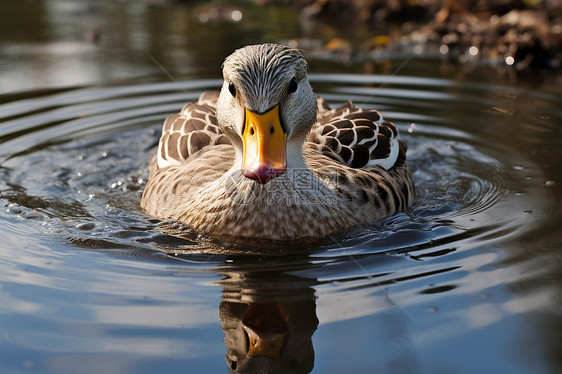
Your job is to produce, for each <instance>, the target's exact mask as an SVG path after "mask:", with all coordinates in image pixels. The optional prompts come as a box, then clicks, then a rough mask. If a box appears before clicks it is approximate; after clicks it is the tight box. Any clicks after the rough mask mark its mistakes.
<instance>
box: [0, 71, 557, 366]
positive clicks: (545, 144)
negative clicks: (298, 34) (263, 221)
mask: <svg viewBox="0 0 562 374" xmlns="http://www.w3.org/2000/svg"><path fill="white" fill-rule="evenodd" d="M310 78H311V80H312V82H313V86H314V87H315V89H316V92H317V93H318V94H320V95H322V96H324V97H325V98H326V99H327V100H328V101H329V102H330V103H332V104H336V105H337V104H338V103H341V102H343V101H344V100H346V99H347V98H351V99H353V100H354V102H356V103H358V104H361V105H363V106H364V107H368V108H370V107H377V108H379V109H380V110H381V111H382V112H383V113H384V114H385V117H386V118H388V119H391V120H393V121H395V122H396V123H397V125H398V127H399V129H400V131H401V133H402V135H403V137H404V138H405V140H407V142H408V143H409V150H408V157H409V163H410V165H411V168H412V170H413V176H414V179H415V183H416V188H417V198H416V201H415V204H414V206H413V208H412V209H411V210H410V211H408V212H407V213H404V214H398V215H395V216H392V217H389V218H387V219H384V220H383V221H381V222H380V223H378V224H377V225H374V226H372V227H364V228H361V229H358V230H356V231H354V232H351V233H342V235H341V236H338V237H337V238H332V240H330V242H329V243H326V244H325V245H323V246H317V247H313V248H301V249H298V250H296V251H295V250H293V251H281V252H277V253H271V252H267V253H260V254H258V255H256V254H254V255H252V254H249V253H247V251H245V249H246V248H243V247H241V246H240V245H231V244H228V243H217V242H214V241H212V240H210V239H208V238H201V237H197V236H195V235H191V236H185V235H184V236H178V235H175V232H174V230H176V231H177V227H175V226H174V225H173V224H171V223H161V222H158V221H156V220H154V219H152V218H150V217H147V216H146V215H144V214H143V213H142V212H141V211H140V210H139V194H140V192H141V191H142V188H143V186H144V184H145V182H146V179H147V176H148V175H147V170H146V168H147V163H148V155H149V153H150V151H151V149H153V147H154V145H155V144H156V142H157V141H158V137H159V131H160V130H159V129H160V126H161V122H162V120H163V118H164V117H165V116H166V115H167V114H168V113H171V112H175V111H177V110H178V109H179V108H180V107H181V106H182V104H183V103H184V102H185V101H186V100H192V99H195V98H196V97H197V96H198V94H199V93H200V92H201V91H202V90H205V89H213V88H216V87H218V86H219V84H220V81H218V80H215V79H210V80H205V79H203V80H202V79H189V80H185V81H179V82H148V83H146V82H144V83H143V82H142V80H141V82H137V83H128V84H126V85H106V86H86V87H77V88H68V89H64V90H59V89H57V90H51V91H49V90H46V91H42V92H30V93H29V94H28V95H27V96H29V97H22V96H26V95H21V94H19V95H14V96H13V98H10V97H8V99H7V100H6V102H5V103H4V104H2V106H1V107H0V113H1V115H2V117H3V118H2V126H1V127H0V129H1V135H0V136H1V137H2V143H1V145H0V165H1V168H0V173H1V177H0V206H2V209H1V210H0V220H1V221H2V225H1V228H0V236H1V237H2V239H3V240H2V244H0V247H1V248H2V250H1V251H0V264H1V267H2V272H1V273H0V295H1V298H2V305H1V307H0V321H1V322H0V326H2V335H1V337H0V352H2V359H1V360H0V368H1V369H2V372H6V373H12V372H14V373H15V372H31V373H34V372H35V373H60V372H63V373H73V372H81V373H89V372H91V373H99V372H108V373H110V372H115V373H151V372H155V371H159V372H197V373H201V372H203V373H219V372H227V371H228V367H229V366H230V367H231V368H234V367H236V368H237V370H240V369H241V368H253V369H255V368H256V367H258V366H260V365H262V366H263V365H269V366H271V367H272V368H274V369H275V370H278V372H291V371H290V370H294V372H307V371H309V370H312V372H314V373H339V372H342V371H343V370H347V371H350V372H357V373H361V372H375V371H379V372H428V373H433V372H512V373H516V372H541V371H542V372H548V371H555V369H556V368H558V367H559V365H560V361H559V358H558V357H559V356H558V353H557V352H560V349H561V345H560V340H559V337H558V334H557V333H556V331H557V330H556V329H557V327H558V326H560V321H561V320H560V315H559V313H558V312H559V307H558V303H557V302H558V301H559V300H558V298H559V295H560V292H559V291H560V283H559V282H557V281H556V280H557V279H559V274H560V263H559V262H558V260H559V255H558V254H557V253H556V250H557V246H558V244H559V243H560V241H559V238H560V234H559V233H558V232H557V231H556V230H555V229H553V226H554V227H556V224H555V222H553V220H554V219H555V217H557V215H558V212H557V208H556V207H557V204H558V202H559V201H560V200H559V197H560V196H559V187H558V180H559V179H558V176H559V175H560V174H556V173H554V172H553V170H556V169H557V168H559V166H558V165H557V163H556V162H555V161H556V160H558V159H559V158H555V157H554V156H553V154H554V152H552V150H553V149H555V148H554V147H558V146H559V145H560V144H559V143H560V136H559V135H560V134H559V131H560V130H559V129H558V128H557V127H556V126H555V125H556V124H559V123H560V114H559V113H558V107H557V105H558V104H559V97H560V96H557V95H556V94H555V93H549V92H548V90H544V91H533V90H523V89H520V88H517V87H513V86H497V85H491V84H484V83H466V82H457V81H454V80H447V79H437V78H421V77H413V76H403V75H400V76H385V75H353V74H348V75H346V74H341V73H340V74H311V76H310ZM529 150H531V151H529ZM556 152H557V153H556V154H558V155H559V154H560V148H558V150H557V151H556ZM544 155H549V156H550V157H551V158H549V159H545V157H544ZM546 233H548V235H545V234H546ZM244 252H246V253H244ZM259 303H265V305H273V304H274V303H280V305H281V307H282V308H283V310H284V311H285V312H286V313H288V314H289V320H288V329H289V335H288V337H287V340H286V341H285V346H284V348H283V350H282V355H281V358H280V359H279V360H275V359H264V358H258V359H254V360H248V358H247V356H246V355H245V353H244V344H245V342H244V338H243V332H242V330H241V323H242V322H241V320H242V318H243V315H244V313H245V311H246V309H247V308H248V305H250V304H252V305H257V304H259ZM225 337H226V339H225ZM223 339H225V341H224V342H223ZM225 358H226V361H227V362H226V363H225ZM255 370H257V369H255Z"/></svg>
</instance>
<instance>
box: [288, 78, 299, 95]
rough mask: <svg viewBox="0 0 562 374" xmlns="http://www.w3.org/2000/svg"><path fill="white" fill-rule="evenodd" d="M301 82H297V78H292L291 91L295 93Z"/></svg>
mask: <svg viewBox="0 0 562 374" xmlns="http://www.w3.org/2000/svg"><path fill="white" fill-rule="evenodd" d="M298 86H299V84H298V83H297V79H296V78H293V79H291V81H290V82H289V93H293V92H295V91H296V90H297V88H298Z"/></svg>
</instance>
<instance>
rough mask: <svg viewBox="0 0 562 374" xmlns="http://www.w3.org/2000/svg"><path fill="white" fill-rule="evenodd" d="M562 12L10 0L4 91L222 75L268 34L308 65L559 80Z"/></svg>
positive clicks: (0, 15) (423, 5) (514, 6)
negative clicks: (239, 52)
mask: <svg viewBox="0 0 562 374" xmlns="http://www.w3.org/2000/svg"><path fill="white" fill-rule="evenodd" d="M561 17H562V5H561V2H560V1H557V0H542V1H541V0H493V1H481V0H392V1H382V0H342V1H329V0H293V1H290V0H272V1H267V0H253V1H252V0H248V1H179V0H177V1H173V0H95V1H94V0H82V1H76V0H21V1H17V2H16V1H3V2H1V3H0V71H1V74H0V92H1V93H8V92H14V91H22V90H32V89H36V88H43V87H61V86H72V85H82V84H91V83H95V82H102V81H103V82H107V81H113V80H123V79H127V78H132V77H135V78H138V77H140V76H155V75H156V76H157V75H160V77H162V76H163V77H164V78H165V79H180V78H182V77H186V76H198V77H205V76H209V77H219V74H220V70H219V68H220V64H221V63H222V61H223V59H224V58H225V57H226V56H227V55H228V54H230V53H231V52H232V51H233V50H234V49H235V48H238V47H240V46H243V45H246V44H252V43H260V42H266V41H267V42H277V43H283V44H287V45H290V46H293V47H297V48H301V49H303V50H304V51H305V53H306V57H307V59H309V61H310V63H311V67H312V69H311V70H312V71H317V70H318V69H320V68H321V66H322V65H323V64H326V63H330V64H332V65H333V64H334V63H336V64H341V66H342V67H345V69H346V71H350V72H352V71H355V72H358V71H365V72H368V73H375V72H376V73H386V74H390V73H392V72H393V71H392V70H393V69H396V67H397V66H399V65H400V63H402V62H403V61H404V60H405V59H408V58H411V57H416V61H417V63H416V64H411V63H409V64H405V66H404V68H406V69H408V68H410V67H411V69H410V70H412V71H415V72H416V75H419V74H423V66H424V65H423V62H425V63H429V64H435V62H438V63H439V64H441V65H442V70H443V71H444V72H449V71H451V69H452V70H454V72H455V73H457V74H458V73H459V72H460V73H462V74H467V73H468V72H470V71H473V70H474V69H475V68H479V69H484V68H486V69H489V70H490V71H491V72H492V75H500V76H501V77H506V76H509V77H513V75H516V74H520V73H521V72H526V71H529V70H530V69H533V70H541V71H542V70H548V71H550V72H549V75H550V76H552V74H553V73H552V71H553V70H557V68H558V67H559V66H560V61H561V47H560V46H561V45H562V37H561V35H562V22H561V19H562V18H561ZM389 61H391V62H392V61H399V62H398V63H396V64H394V65H393V64H389V63H388V62H389ZM457 63H458V64H457ZM411 65H415V66H411ZM556 75H557V74H556ZM533 79H536V77H533Z"/></svg>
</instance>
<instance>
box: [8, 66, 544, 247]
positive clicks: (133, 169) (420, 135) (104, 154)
mask: <svg viewBox="0 0 562 374" xmlns="http://www.w3.org/2000/svg"><path fill="white" fill-rule="evenodd" d="M311 80H312V82H313V85H314V86H315V87H316V92H317V93H318V94H319V95H322V96H323V97H325V98H326V99H327V100H328V101H329V102H330V103H331V104H332V105H339V104H340V103H342V102H344V101H345V100H347V99H349V98H351V99H352V100H353V101H354V102H355V103H356V104H358V105H362V106H364V107H368V108H378V109H380V110H381V111H382V113H383V115H384V116H385V118H388V119H390V120H392V121H394V122H396V123H397V124H398V127H399V129H400V131H401V133H402V136H403V137H404V138H405V139H406V140H407V142H408V143H409V150H408V160H409V163H410V165H411V167H412V169H413V174H414V179H415V183H416V188H417V199H416V202H415V205H414V206H413V208H412V209H411V210H410V211H409V212H408V213H407V214H399V215H397V216H394V217H390V218H388V219H385V220H383V221H382V222H380V223H379V224H378V225H376V226H373V227H366V228H361V229H359V230H357V231H354V232H352V233H342V235H341V236H338V238H329V242H331V243H332V244H329V243H328V245H327V246H325V247H324V250H321V251H320V253H324V254H326V255H328V256H334V253H336V254H335V256H336V257H337V256H339V255H341V254H342V253H344V254H349V253H353V254H357V253H362V254H365V253H367V254H369V253H380V252H384V251H393V252H402V253H408V252H409V251H411V250H417V248H418V247H419V246H424V245H427V244H428V243H431V244H432V245H433V243H435V242H443V241H445V242H455V241H456V240H460V241H461V242H462V241H466V240H467V239H468V238H472V239H474V238H475V237H479V236H483V235H484V236H485V237H487V238H489V237H491V236H494V235H492V234H490V232H497V233H498V234H497V235H495V236H496V239H500V238H502V237H503V236H506V235H510V234H512V233H513V232H518V233H521V232H522V231H524V230H525V229H526V227H529V226H532V220H529V219H527V218H528V217H526V216H525V213H523V211H524V209H523V210H520V209H519V210H517V211H515V212H510V211H509V209H510V208H512V205H514V204H515V205H520V202H521V201H523V202H526V203H527V205H528V206H529V207H530V206H532V207H534V208H533V209H537V207H540V206H541V204H540V202H537V201H532V197H531V196H529V195H528V194H526V193H525V191H526V189H528V188H529V187H530V186H529V185H528V184H529V183H530V184H532V183H533V179H534V178H535V177H536V176H534V175H530V174H532V173H533V172H531V173H529V170H537V168H534V167H533V166H532V165H531V164H530V162H529V161H528V160H525V159H521V155H518V154H516V153H515V150H512V149H509V148H508V147H506V146H505V145H503V144H501V143H495V142H488V141H487V138H486V137H485V136H481V135H485V134H482V133H481V132H480V131H479V130H478V131H474V132H471V131H467V130H466V128H467V126H466V121H467V120H468V119H467V118H463V117H462V114H463V113H462V112H463V111H465V110H466V111H469V112H472V113H474V110H475V109H478V107H481V108H487V105H492V101H493V100H496V98H488V99H487V98H486V93H487V92H490V91H493V92H496V93H497V92H498V91H500V92H502V91H506V90H507V89H505V88H498V87H494V89H493V90H490V87H487V86H478V85H458V84H457V83H454V82H451V81H446V80H439V79H425V78H414V77H389V76H354V75H312V76H311ZM219 85H220V81H218V80H195V81H182V82H172V83H149V84H138V85H133V86H123V87H100V88H96V87H86V88H75V89H69V90H67V91H62V92H56V91H53V92H45V93H43V94H42V95H38V96H36V97H32V98H27V99H18V98H17V97H14V101H11V102H10V101H9V102H7V103H5V104H3V105H2V106H1V108H0V109H1V111H0V115H2V117H3V118H2V120H3V124H2V127H1V128H0V139H1V141H2V143H1V145H0V160H2V163H1V169H0V170H1V172H2V179H1V181H0V183H1V186H2V188H1V195H0V196H1V198H2V201H4V202H5V203H4V205H5V206H6V211H5V214H9V215H12V216H15V217H17V218H19V219H22V220H30V221H31V222H36V223H39V222H40V224H41V226H42V228H43V229H44V230H45V231H46V232H47V233H48V234H54V235H57V236H59V237H60V238H61V240H66V241H69V242H70V243H73V244H75V245H78V246H80V247H86V248H123V249H132V248H134V249H135V251H136V250H138V248H144V249H146V250H151V249H164V250H165V251H167V252H177V253H180V252H181V253H184V254H189V253H195V252H200V251H201V250H203V251H204V250H205V248H207V249H208V247H213V248H214V249H215V250H217V246H218V247H219V248H220V247H221V244H220V243H219V244H217V243H212V245H211V244H210V243H211V242H212V241H209V240H208V239H207V238H201V237H198V236H197V235H196V234H191V235H186V233H185V232H183V233H181V235H170V232H172V233H173V232H174V230H176V231H178V233H180V230H179V229H178V228H177V227H174V225H172V226H171V229H170V225H169V224H164V225H163V224H162V223H160V222H158V221H156V220H153V219H151V218H149V217H147V216H145V215H144V214H143V213H142V212H140V210H139V204H138V201H139V194H140V191H141V190H142V188H143V186H144V183H145V181H146V180H147V177H148V175H147V162H148V158H149V154H150V152H151V151H152V149H153V148H154V146H155V145H156V144H157V141H158V137H159V133H160V125H161V122H162V120H163V119H164V118H165V116H166V115H167V114H169V113H172V112H176V111H177V110H178V109H179V108H180V107H181V106H182V105H183V103H184V102H185V101H188V100H194V99H196V98H197V97H198V95H199V93H200V92H201V91H203V90H206V89H216V88H218V87H219ZM459 91H464V92H463V96H462V99H461V97H460V96H458V94H457V92H459ZM467 93H468V96H467ZM467 97H468V100H467ZM487 100H489V103H488V102H487ZM467 102H468V103H470V105H467V104H466V103H467ZM494 104H496V105H497V103H494ZM448 108H455V112H453V113H451V111H449V110H448ZM458 120H460V121H459V122H456V121H458ZM487 121H488V119H487V118H485V117H480V118H472V119H470V122H471V123H472V124H471V126H472V128H474V129H475V130H476V129H477V128H478V126H479V125H480V124H486V125H488V123H487ZM463 122H464V123H463ZM471 126H468V127H469V128H470V127H471ZM512 165H525V166H522V167H520V168H513V167H512ZM522 172H524V173H522ZM519 174H521V175H519ZM523 174H524V176H523ZM513 180H517V181H519V183H518V185H517V186H514V185H512V181H513ZM526 182H528V183H526ZM506 209H507V210H508V211H506ZM459 233H462V235H461V238H460V239H459V238H457V236H458V235H459ZM467 233H468V234H467ZM186 236H187V238H186ZM467 237H468V238H467ZM455 238H456V239H455ZM223 244H224V245H227V243H223ZM228 248H230V249H233V247H228V245H227V247H223V248H220V249H219V252H221V253H228ZM341 248H346V250H345V251H343V250H342V249H341ZM317 249H318V248H315V251H317ZM236 251H237V252H240V251H241V252H244V251H245V249H244V248H238V249H237V250H236ZM211 252H212V251H211Z"/></svg>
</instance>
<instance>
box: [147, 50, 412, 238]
mask: <svg viewBox="0 0 562 374" xmlns="http://www.w3.org/2000/svg"><path fill="white" fill-rule="evenodd" d="M223 74H224V78H225V82H224V85H223V87H222V91H221V92H220V94H219V92H205V93H203V94H202V95H201V97H200V98H199V100H198V102H197V103H188V104H186V105H185V106H184V107H183V109H182V111H181V112H180V113H178V114H173V115H170V116H169V117H168V118H167V119H166V120H165V122H164V126H163V132H162V137H161V139H160V143H159V147H158V152H157V154H156V156H155V157H154V158H153V160H152V163H151V175H150V179H149V181H148V183H147V186H146V189H145V191H144V193H143V197H142V201H141V205H142V207H143V209H145V211H146V212H148V213H149V214H151V215H153V216H156V217H159V218H162V219H174V220H178V221H181V222H183V223H185V224H186V225H188V226H190V227H192V228H193V229H194V230H196V231H197V232H200V233H205V234H210V235H213V236H236V237H253V238H262V239H277V240H292V239H298V238H304V237H317V238H320V237H325V236H327V235H329V234H331V233H334V232H341V231H344V230H346V229H349V228H352V227H355V226H359V225H362V224H368V223H373V222H375V221H377V220H379V219H380V218H382V217H384V216H387V215H390V214H394V213H396V212H399V211H404V210H405V209H406V208H407V207H408V206H409V204H410V203H411V201H412V199H413V197H414V187H413V183H412V179H411V176H410V172H409V170H408V167H407V164H406V156H405V153H406V145H405V143H403V142H401V141H399V140H398V131H397V129H396V127H395V126H394V125H393V124H392V123H390V122H387V121H384V120H383V119H382V116H381V115H380V113H379V112H378V111H374V110H367V111H363V110H362V109H360V108H358V107H355V106H354V105H353V104H352V103H351V102H347V103H345V104H344V105H342V106H341V107H339V108H337V109H330V108H329V106H328V105H327V104H326V103H325V101H324V100H323V99H322V98H316V97H315V96H314V94H313V92H312V89H311V88H310V85H309V83H308V80H307V78H306V63H305V62H304V59H303V58H302V57H301V55H300V54H299V53H298V52H297V51H295V50H291V49H288V48H286V47H282V46H277V45H273V44H266V45H258V46H249V47H246V48H243V49H241V50H238V51H236V52H235V53H234V54H233V55H231V56H230V57H229V58H227V60H226V61H225V64H224V66H223ZM291 80H294V82H290V81H291ZM295 83H298V86H296V87H297V88H296V89H295V90H294V91H293V90H292V89H294V88H295ZM291 84H292V85H293V86H290V85H291ZM288 87H291V88H288ZM233 91H234V92H233ZM257 96H258V97H257ZM274 105H279V107H280V110H279V112H280V116H281V120H282V125H283V126H284V128H286V131H287V148H286V149H287V150H286V152H287V167H286V170H285V171H284V172H283V173H282V174H281V175H279V176H276V177H274V178H273V179H271V180H268V181H267V183H263V184H262V183H258V182H256V181H255V180H252V179H250V178H247V177H246V176H244V175H243V173H242V171H241V162H242V161H241V160H242V153H243V152H244V147H243V146H242V140H241V136H242V135H241V134H242V132H243V131H244V124H243V121H244V115H243V111H242V110H243V108H249V109H251V110H252V111H255V112H264V111H266V109H267V108H271V107H272V106H274Z"/></svg>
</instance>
